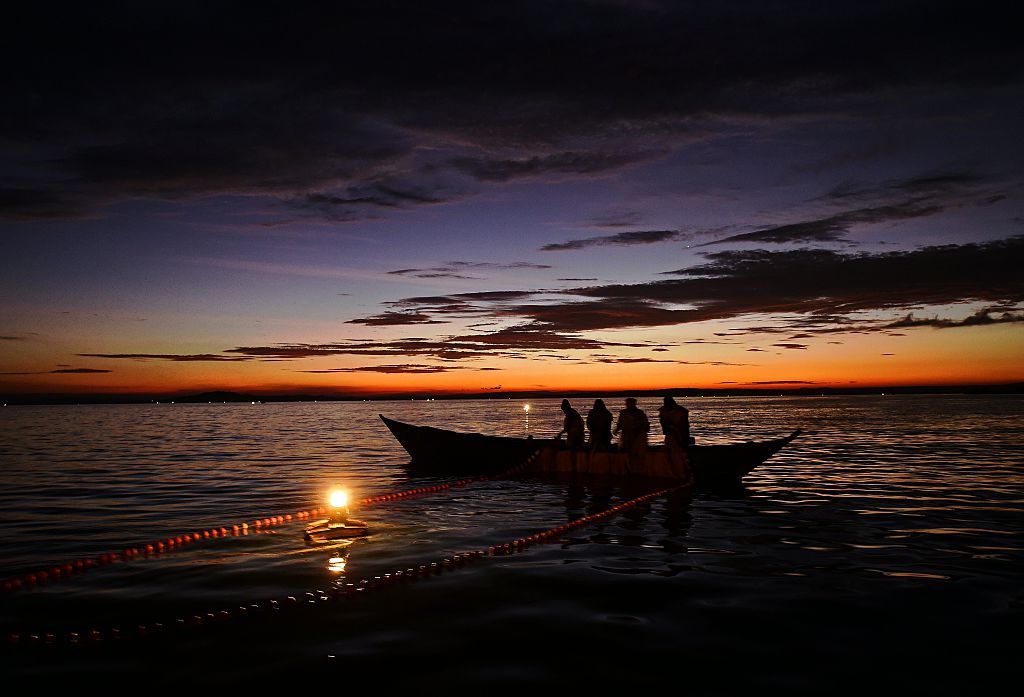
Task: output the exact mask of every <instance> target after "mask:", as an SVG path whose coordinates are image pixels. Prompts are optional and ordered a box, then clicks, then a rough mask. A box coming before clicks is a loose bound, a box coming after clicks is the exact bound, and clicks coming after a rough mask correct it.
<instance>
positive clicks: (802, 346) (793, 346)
mask: <svg viewBox="0 0 1024 697" xmlns="http://www.w3.org/2000/svg"><path fill="white" fill-rule="evenodd" d="M772 346H776V347H778V348H784V349H791V350H797V351H802V350H803V349H806V348H807V344H790V343H782V344H772Z"/></svg>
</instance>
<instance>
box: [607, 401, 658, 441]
mask: <svg viewBox="0 0 1024 697" xmlns="http://www.w3.org/2000/svg"><path fill="white" fill-rule="evenodd" d="M650 430H651V422H650V421H648V420H647V414H645V413H643V411H641V410H640V409H639V408H637V406H636V400H635V399H633V398H632V397H628V398H627V399H626V408H625V409H623V410H622V411H620V412H619V419H618V421H616V422H615V432H616V433H620V434H621V435H619V452H620V453H629V454H630V455H640V454H642V453H644V452H645V451H646V450H647V432H648V431H650Z"/></svg>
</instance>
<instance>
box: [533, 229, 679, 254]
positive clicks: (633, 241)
mask: <svg viewBox="0 0 1024 697" xmlns="http://www.w3.org/2000/svg"><path fill="white" fill-rule="evenodd" d="M691 236H692V235H691V234H690V233H685V232H681V231H679V230H635V231H633V232H619V233H616V234H614V235H602V236H600V237H585V238H583V239H579V240H569V241H568V242H555V243H551V244H546V245H544V246H543V247H541V251H544V252H564V251H569V250H575V249H586V248H587V247H604V246H621V247H628V246H632V245H637V244H654V243H656V242H667V241H669V240H681V239H689V238H690V237H691Z"/></svg>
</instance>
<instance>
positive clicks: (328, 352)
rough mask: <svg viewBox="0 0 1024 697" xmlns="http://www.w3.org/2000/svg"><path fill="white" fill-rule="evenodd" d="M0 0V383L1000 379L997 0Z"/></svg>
mask: <svg viewBox="0 0 1024 697" xmlns="http://www.w3.org/2000/svg"><path fill="white" fill-rule="evenodd" d="M23 5H24V6H19V7H18V9H17V10H16V11H14V12H13V13H10V11H8V13H9V14H8V15H7V16H6V17H5V21H4V26H3V28H2V29H0V33H2V36H3V40H2V41H0V53H2V55H3V61H4V65H5V66H6V68H7V69H6V70H5V71H4V72H5V76H4V78H3V82H4V100H3V101H4V107H3V110H2V111H0V121H2V123H3V128H2V130H0V272H2V273H0V297H2V303H0V395H19V394H25V393H52V394H69V393H146V394H161V393H175V392H198V391H203V390H210V389H227V390H238V391H252V392H263V393H271V392H279V393H292V392H303V391H305V392H316V393H324V394H326V393H338V394H353V395H355V394H367V393H370V394H384V393H390V392H423V393H425V394H431V393H444V392H453V391H454V392H486V391H493V392H498V391H500V390H556V391H557V390H561V389H566V390H568V389H586V390H594V391H599V390H601V389H653V388H662V387H700V388H727V387H754V386H769V387H780V388H783V387H792V386H807V385H815V386H837V387H847V386H867V385H907V384H973V383H1008V382H1017V381H1024V361H1022V360H1021V356H1022V355H1024V272H1022V270H1021V269H1024V253H1022V251H1024V171H1022V169H1024V136H1022V134H1021V124H1024V89H1022V88H1024V42H1021V40H1020V36H1019V34H1020V31H1019V23H1018V22H1016V21H1015V20H1014V19H1013V13H1012V12H1011V11H1010V10H1009V9H1007V10H998V9H993V8H994V7H995V5H993V6H990V7H989V8H988V9H986V10H985V11H984V12H982V11H981V10H980V9H979V6H978V5H977V4H969V3H942V2H899V1H888V2H859V3H842V4H840V3H813V2H790V3H781V2H771V3H764V2H708V3H700V2H693V3H675V2H659V1H657V0H639V1H637V2H626V1H625V0H623V1H615V0H587V1H584V0H576V1H568V2H560V3H550V2H508V3H487V2H465V3H460V2H434V3H411V2H410V3H394V2H376V1H375V2H363V3H325V4H323V5H311V4H305V3H279V4H272V5H268V6H267V7H266V8H264V7H262V4H260V5H261V7H256V6H250V5H248V4H244V3H220V2H203V3H188V2H175V3H102V4H99V5H95V4H91V3H78V4H73V5H70V6H69V7H68V8H65V9H61V10H58V9H56V6H54V5H50V4H32V5H28V4H23ZM1003 12H1005V13H1006V14H1005V16H1004V15H1002V14H1001V13H1003Z"/></svg>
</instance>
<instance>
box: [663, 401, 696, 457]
mask: <svg viewBox="0 0 1024 697" xmlns="http://www.w3.org/2000/svg"><path fill="white" fill-rule="evenodd" d="M658 421H660V422H661V430H662V432H663V433H664V434H665V445H666V446H668V447H670V448H686V447H688V446H689V445H690V412H689V410H688V409H687V408H686V407H684V406H683V405H681V404H677V403H676V400H674V399H672V397H670V396H667V395H666V397H665V403H664V404H662V405H661V407H660V408H659V409H658Z"/></svg>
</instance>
